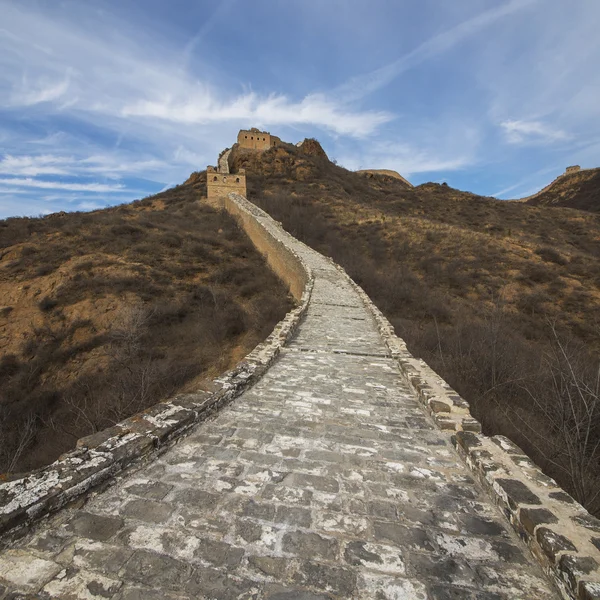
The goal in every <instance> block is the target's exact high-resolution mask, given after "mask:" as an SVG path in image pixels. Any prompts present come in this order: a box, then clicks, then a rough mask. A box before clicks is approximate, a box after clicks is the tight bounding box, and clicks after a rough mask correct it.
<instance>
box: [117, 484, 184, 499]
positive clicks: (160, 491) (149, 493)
mask: <svg viewBox="0 0 600 600" xmlns="http://www.w3.org/2000/svg"><path fill="white" fill-rule="evenodd" d="M172 488H173V486H172V485H166V484H164V483H161V482H160V481H148V482H145V483H134V484H132V485H130V486H127V487H126V488H125V491H126V492H128V493H130V494H134V495H136V496H140V497H142V498H147V499H149V500H162V499H163V498H164V497H165V496H166V495H167V494H168V493H169V492H170V491H171V489H172Z"/></svg>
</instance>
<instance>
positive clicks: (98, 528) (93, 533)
mask: <svg viewBox="0 0 600 600" xmlns="http://www.w3.org/2000/svg"><path fill="white" fill-rule="evenodd" d="M121 527H123V519H121V518H119V517H113V516H105V515H99V514H92V513H88V512H84V511H79V512H78V513H77V514H75V515H74V517H73V518H72V519H71V520H70V522H69V523H67V525H66V526H65V529H66V531H68V532H69V533H73V534H76V535H79V536H82V537H86V538H89V539H91V540H98V541H100V542H104V541H106V540H108V539H109V538H111V537H112V536H113V535H114V534H115V533H116V532H117V531H119V529H121Z"/></svg>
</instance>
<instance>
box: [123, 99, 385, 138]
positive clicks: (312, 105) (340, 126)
mask: <svg viewBox="0 0 600 600" xmlns="http://www.w3.org/2000/svg"><path fill="white" fill-rule="evenodd" d="M121 114H122V115H123V116H124V117H131V116H135V117H151V118H154V119H157V118H158V119H165V120H169V121H175V122H178V123H187V124H204V123H210V122H215V121H221V122H225V121H238V122H251V123H255V124H257V125H259V126H263V125H264V126H269V125H298V124H304V125H316V126H318V127H322V128H324V129H329V130H331V131H333V132H335V133H337V134H340V135H350V136H355V137H364V136H366V135H368V134H370V133H372V132H373V131H374V130H375V129H376V128H377V127H378V126H379V125H382V124H383V123H386V122H388V121H390V120H392V118H393V117H392V115H390V114H388V113H386V112H382V111H380V112H375V111H364V112H355V111H350V110H347V109H345V108H344V107H343V106H342V105H340V104H338V103H336V102H334V101H332V100H330V99H328V98H327V97H326V96H324V95H322V94H311V95H308V96H306V97H305V98H303V99H302V100H301V101H299V102H293V101H291V100H290V99H289V98H287V97H286V96H281V95H271V96H268V97H260V96H258V95H257V94H254V93H249V94H245V95H243V96H238V97H237V98H235V99H233V100H232V101H229V102H222V103H221V102H218V101H216V99H215V98H213V97H212V95H211V94H210V93H209V92H207V91H206V90H201V91H192V94H191V96H190V97H188V98H172V97H165V98H163V99H160V100H140V101H138V102H135V103H133V104H130V105H127V106H124V107H123V109H122V111H121Z"/></svg>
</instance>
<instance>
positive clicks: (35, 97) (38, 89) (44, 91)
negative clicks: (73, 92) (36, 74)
mask: <svg viewBox="0 0 600 600" xmlns="http://www.w3.org/2000/svg"><path fill="white" fill-rule="evenodd" d="M69 85H70V75H69V72H67V74H66V76H65V77H64V79H62V80H59V81H50V80H48V78H46V77H42V78H40V79H37V80H36V81H34V82H31V81H29V79H28V77H27V76H23V78H22V81H21V84H20V85H19V86H18V87H16V88H15V90H14V92H13V95H12V98H11V104H12V105H13V106H34V105H35V104H41V103H42V102H55V101H57V100H60V99H63V98H64V97H65V95H66V94H67V92H68V91H69Z"/></svg>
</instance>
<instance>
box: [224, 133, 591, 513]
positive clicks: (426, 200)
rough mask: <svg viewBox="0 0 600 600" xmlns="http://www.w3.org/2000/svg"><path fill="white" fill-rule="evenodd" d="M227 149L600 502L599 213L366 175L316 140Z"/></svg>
mask: <svg viewBox="0 0 600 600" xmlns="http://www.w3.org/2000/svg"><path fill="white" fill-rule="evenodd" d="M230 162H231V167H232V169H233V170H235V169H237V168H241V167H245V168H246V172H247V174H248V195H249V199H250V200H252V201H253V202H255V203H257V204H258V205H259V206H261V207H262V208H264V209H265V210H267V211H268V212H270V213H271V214H272V216H274V217H275V218H276V219H277V220H279V221H281V222H282V223H283V225H284V227H285V228H286V229H288V230H289V231H290V232H291V233H292V234H293V235H294V236H296V237H299V238H300V239H302V240H303V241H305V242H307V243H308V244H310V245H311V246H313V247H314V248H315V249H317V250H319V251H320V252H323V253H324V254H327V255H329V256H331V257H333V258H334V260H336V261H337V262H339V263H340V264H342V265H343V266H344V267H345V268H346V270H347V271H348V272H349V274H350V276H351V277H353V278H354V279H355V280H356V281H357V282H358V283H359V284H360V285H362V286H363V287H364V288H365V290H366V291H367V293H368V294H369V295H370V296H371V298H372V299H373V300H374V301H375V303H376V304H377V305H378V306H379V308H381V309H382V310H383V311H384V313H385V314H386V316H387V317H388V318H389V319H390V320H391V321H392V323H393V324H394V326H395V327H396V330H397V333H398V335H400V336H401V337H403V338H404V339H405V340H406V341H407V343H408V344H409V348H410V349H411V351H412V352H413V353H414V354H416V355H418V356H421V357H423V358H424V359H425V360H426V361H427V362H428V363H429V364H431V365H432V366H433V367H434V368H435V369H436V370H437V371H438V372H439V373H440V374H441V375H442V376H443V377H444V378H445V379H446V380H447V381H449V383H450V384H451V385H453V387H455V389H457V391H458V392H459V393H461V394H462V395H463V396H464V397H465V398H466V399H467V400H468V401H469V402H470V403H471V406H472V410H473V412H474V414H475V416H476V417H477V418H478V419H479V420H480V421H481V422H482V424H483V426H484V429H485V431H486V432H487V433H503V434H505V435H508V436H509V437H511V438H512V439H513V440H514V441H515V442H516V443H518V444H519V445H521V446H522V447H523V448H524V449H525V450H526V451H527V452H528V454H529V455H530V456H533V457H534V458H535V460H536V461H537V462H538V464H539V465H540V466H541V467H542V468H543V469H545V470H546V472H547V473H549V474H550V475H552V476H553V477H556V478H557V479H558V480H559V481H560V483H561V484H562V485H563V486H564V487H566V488H567V489H568V490H569V491H571V492H572V493H573V494H574V495H575V496H576V497H577V498H578V499H579V500H580V501H581V502H583V503H585V504H586V506H587V507H588V509H590V510H594V511H598V510H599V509H600V497H599V495H598V490H599V483H600V479H599V475H600V467H599V463H600V451H599V448H598V446H597V442H598V441H599V440H600V401H599V399H598V391H599V390H598V380H597V373H598V371H597V369H598V352H599V350H600V260H599V258H600V216H599V215H596V214H592V213H589V212H583V211H577V210H572V209H566V208H552V207H545V206H543V207H537V206H530V205H527V204H525V203H517V202H503V201H499V200H495V199H493V198H483V197H480V196H476V195H474V194H470V193H466V192H461V191H459V190H454V189H452V188H450V187H448V186H446V185H437V184H425V185H420V186H417V187H415V188H412V189H410V188H407V186H406V185H405V184H403V183H402V182H401V181H398V180H394V179H393V178H391V177H385V176H373V177H371V178H366V177H365V176H364V175H360V174H356V173H352V172H349V171H347V170H345V169H343V168H341V167H338V166H336V165H334V164H332V163H331V162H330V161H329V160H328V159H327V157H326V156H325V154H324V152H323V151H322V149H321V147H320V146H319V144H318V142H316V141H315V140H307V141H306V142H305V143H304V144H303V145H302V146H300V147H298V148H296V147H293V146H285V147H280V148H274V149H271V150H269V151H266V152H264V153H262V154H259V153H245V152H239V151H238V149H237V148H236V147H235V146H234V148H233V151H232V154H231V156H230ZM588 409H589V410H588ZM573 465H576V466H573Z"/></svg>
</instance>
